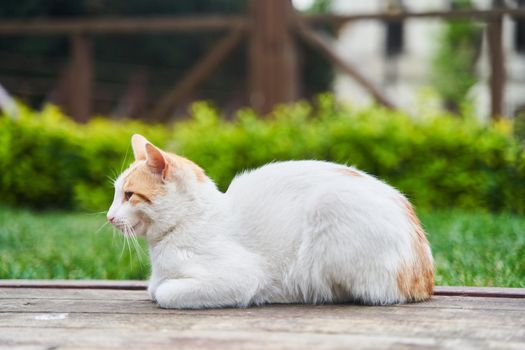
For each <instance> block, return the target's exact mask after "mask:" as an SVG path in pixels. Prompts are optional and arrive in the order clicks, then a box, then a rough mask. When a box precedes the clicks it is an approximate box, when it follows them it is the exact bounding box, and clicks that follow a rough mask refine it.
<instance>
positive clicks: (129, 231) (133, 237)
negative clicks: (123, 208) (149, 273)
mask: <svg viewBox="0 0 525 350" xmlns="http://www.w3.org/2000/svg"><path fill="white" fill-rule="evenodd" d="M125 227H126V231H127V235H126V236H127V238H129V239H130V241H131V243H132V244H133V248H134V249H135V252H136V254H137V258H138V259H139V262H140V264H141V265H142V254H144V251H143V250H142V247H141V246H140V244H139V241H138V239H137V234H136V233H135V229H134V228H133V226H131V225H130V224H129V223H126V224H125Z"/></svg>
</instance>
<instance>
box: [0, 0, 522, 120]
mask: <svg viewBox="0 0 525 350" xmlns="http://www.w3.org/2000/svg"><path fill="white" fill-rule="evenodd" d="M524 9H525V2H524V1H523V0H514V1H503V0H432V1H430V0H429V1H420V0H371V1H344V0H294V1H288V0H287V1H277V0H270V1H255V0H253V1H248V0H231V1H225V0H224V1H221V0H219V1H211V0H210V1H207V0H199V1H190V0H181V1H142V0H132V1H118V0H117V1H111V2H105V1H100V0H78V1H73V0H65V1H64V0H62V1H29V0H23V1H17V2H6V3H4V4H2V6H1V7H0V18H2V23H1V25H0V84H2V86H3V87H4V88H5V89H6V90H7V91H8V92H9V93H10V94H11V95H13V96H16V97H18V98H20V99H21V100H22V101H24V102H25V103H27V104H29V105H30V106H32V107H37V108H38V107H40V106H42V105H43V104H45V103H47V102H51V103H53V104H56V105H58V106H61V107H62V109H63V110H64V111H65V112H66V113H68V114H70V115H72V116H73V117H74V118H75V119H77V120H80V121H85V120H86V119H87V118H89V116H90V115H92V114H102V115H106V116H112V117H119V116H120V117H136V118H141V119H147V120H151V119H156V120H164V121H165V120H169V119H170V118H173V117H177V116H178V117H181V115H183V114H184V113H185V112H186V111H187V105H188V104H189V103H191V102H192V101H194V100H202V99H205V100H212V101H214V103H215V104H216V105H217V106H219V107H220V108H221V109H223V110H225V111H227V112H230V113H231V112H233V111H235V110H237V109H238V108H240V107H243V106H251V107H254V108H255V109H256V110H257V111H259V112H262V113H267V112H269V111H270V110H271V109H272V107H273V105H274V104H276V103H282V102H290V101H295V100H297V99H300V98H311V97H312V96H314V95H316V94H318V93H319V92H324V91H333V92H334V94H335V95H336V96H337V98H338V99H340V100H343V101H347V102H349V103H352V104H354V105H363V104H369V103H370V102H373V101H378V102H379V103H382V104H385V105H389V106H390V105H391V106H395V107H396V108H400V109H402V110H404V111H409V112H412V113H415V112H416V111H417V109H416V108H415V106H416V105H417V104H418V103H419V102H421V100H422V99H424V97H426V98H427V99H430V98H433V99H434V103H435V104H436V107H444V108H446V109H448V110H451V111H458V108H459V105H460V104H461V103H462V102H463V101H465V100H468V101H470V102H471V103H472V106H473V108H475V111H476V113H477V115H479V117H480V118H484V119H486V118H489V117H491V116H494V117H496V116H499V115H506V116H514V115H516V114H518V113H519V111H521V110H522V109H523V108H524V104H525V100H524V99H525V60H524V59H523V58H524V55H525V18H524V17H523V11H525V10H524Z"/></svg>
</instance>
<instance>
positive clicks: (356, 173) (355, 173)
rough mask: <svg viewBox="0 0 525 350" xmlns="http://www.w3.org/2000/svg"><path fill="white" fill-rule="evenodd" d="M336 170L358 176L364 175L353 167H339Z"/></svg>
mask: <svg viewBox="0 0 525 350" xmlns="http://www.w3.org/2000/svg"><path fill="white" fill-rule="evenodd" d="M335 171H337V172H338V173H341V174H343V175H349V176H356V177H360V176H363V175H361V174H360V173H358V172H357V171H355V170H354V169H351V168H338V169H336V170H335Z"/></svg>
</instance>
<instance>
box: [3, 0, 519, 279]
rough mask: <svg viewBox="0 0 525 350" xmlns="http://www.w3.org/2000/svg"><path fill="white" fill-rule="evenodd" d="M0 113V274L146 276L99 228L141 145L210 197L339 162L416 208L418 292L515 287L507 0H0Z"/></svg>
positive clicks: (140, 260) (511, 30) (513, 54)
mask: <svg viewBox="0 0 525 350" xmlns="http://www.w3.org/2000/svg"><path fill="white" fill-rule="evenodd" d="M0 108H1V110H2V114H1V115H0V278H116V279H121V278H133V279H143V278H146V277H147V274H148V263H147V257H146V256H145V254H144V252H143V251H142V250H144V242H143V241H129V240H123V239H122V238H120V236H119V235H118V234H116V233H115V232H113V235H112V234H111V229H109V228H108V227H107V225H105V210H106V209H107V208H108V207H109V205H110V203H111V200H112V196H113V188H112V181H113V180H114V179H115V177H116V176H118V174H119V173H120V172H121V171H122V170H123V169H124V168H125V167H126V166H127V165H128V164H129V163H130V162H131V161H132V159H131V158H132V157H131V150H130V145H129V140H130V136H131V135H132V134H134V133H142V134H144V135H145V136H146V137H147V138H149V139H150V140H151V141H152V142H153V143H155V144H156V145H158V146H159V147H162V148H164V149H166V150H169V151H174V152H177V153H179V154H181V155H184V156H186V157H188V158H190V159H192V160H193V161H195V162H196V163H198V164H199V165H200V166H202V167H203V168H204V170H205V171H206V173H207V174H208V175H209V176H210V177H211V178H212V179H214V180H215V181H216V183H217V185H218V187H219V188H220V189H221V190H226V189H227V187H228V184H229V183H230V181H231V180H232V178H233V177H234V176H235V174H236V173H238V172H240V171H243V170H246V169H250V168H254V167H258V166H261V165H262V164H265V163H268V162H271V161H276V160H289V159H322V160H328V161H334V162H339V163H345V164H351V165H355V166H357V167H359V168H360V169H363V170H365V171H367V172H369V173H370V174H373V175H375V176H378V177H379V178H381V179H384V180H386V181H387V182H388V183H390V184H392V185H394V186H395V187H397V188H399V189H400V190H401V191H402V192H403V193H405V194H406V195H407V196H408V197H409V198H410V200H411V201H412V202H413V203H414V204H415V205H416V207H417V210H418V214H419V215H420V216H421V218H422V221H423V223H424V226H425V228H426V229H427V231H428V232H429V238H430V241H431V243H432V246H433V251H434V255H435V259H436V266H437V279H436V283H437V284H452V285H454V284H455V285H478V286H509V287H510V286H512V287H525V201H524V198H525V142H524V140H525V1H524V0H507V1H504V0H367V1H348V0H213V1H212V0H177V1H165V0H149V1H146V0H128V1H123V0H114V1H102V0H55V1H42V0H18V1H4V2H2V4H1V5H0ZM112 237H113V238H112ZM128 248H129V250H128ZM132 248H133V249H136V250H137V251H136V252H132V251H131V250H132ZM141 251H142V252H141Z"/></svg>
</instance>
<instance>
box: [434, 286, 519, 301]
mask: <svg viewBox="0 0 525 350" xmlns="http://www.w3.org/2000/svg"><path fill="white" fill-rule="evenodd" d="M434 295H446V296H470V297H491V298H525V288H497V287H462V286H436V287H435V288H434Z"/></svg>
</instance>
